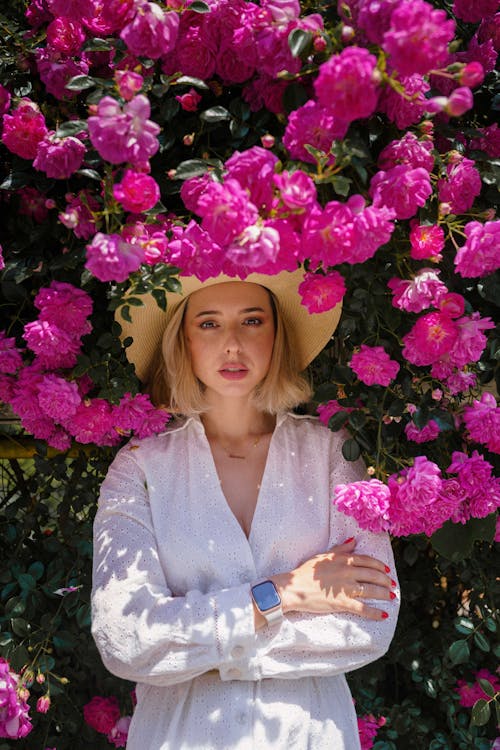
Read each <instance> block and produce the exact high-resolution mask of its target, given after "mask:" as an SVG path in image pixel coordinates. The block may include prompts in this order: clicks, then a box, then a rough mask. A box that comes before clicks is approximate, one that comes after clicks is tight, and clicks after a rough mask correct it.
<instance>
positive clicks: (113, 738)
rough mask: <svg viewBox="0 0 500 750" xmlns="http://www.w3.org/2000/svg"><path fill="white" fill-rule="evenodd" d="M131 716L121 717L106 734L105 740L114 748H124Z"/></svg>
mask: <svg viewBox="0 0 500 750" xmlns="http://www.w3.org/2000/svg"><path fill="white" fill-rule="evenodd" d="M131 721H132V717H131V716H121V717H120V718H119V719H118V721H117V722H116V724H115V725H114V727H112V729H111V730H110V731H109V732H108V736H107V740H108V742H110V743H111V744H112V745H114V746H115V747H125V746H126V744H127V737H128V730H129V728H130V722H131Z"/></svg>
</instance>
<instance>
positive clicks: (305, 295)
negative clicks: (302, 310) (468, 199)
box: [299, 271, 346, 313]
mask: <svg viewBox="0 0 500 750" xmlns="http://www.w3.org/2000/svg"><path fill="white" fill-rule="evenodd" d="M345 292H346V286H345V282H344V278H343V277H342V276H341V274H340V273H338V271H330V272H329V273H327V274H325V275H322V274H316V273H307V274H306V275H305V276H304V280H303V281H302V283H301V284H300V285H299V294H300V296H301V298H302V300H301V301H302V304H303V305H304V307H306V308H307V311H308V312H309V313H321V312H325V311H326V310H331V309H332V308H333V307H335V305H337V304H338V303H339V302H341V300H342V298H343V297H344V294H345Z"/></svg>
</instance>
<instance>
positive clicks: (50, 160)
mask: <svg viewBox="0 0 500 750" xmlns="http://www.w3.org/2000/svg"><path fill="white" fill-rule="evenodd" d="M84 155H85V146H84V145H83V143H82V142H81V141H80V140H79V139H78V138H74V137H73V136H69V137H67V138H56V137H55V134H54V133H53V132H51V133H48V134H47V135H46V136H45V138H44V139H43V141H40V143H39V144H38V149H37V154H36V158H35V161H34V162H33V166H34V167H35V169H38V170H40V171H41V172H45V174H46V175H47V177H53V178H54V179H56V180H65V179H67V178H68V177H71V175H72V174H73V173H74V172H76V170H77V169H80V167H81V165H82V161H83V157H84Z"/></svg>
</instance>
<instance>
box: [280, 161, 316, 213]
mask: <svg viewBox="0 0 500 750" xmlns="http://www.w3.org/2000/svg"><path fill="white" fill-rule="evenodd" d="M273 182H274V184H275V185H276V187H277V188H278V189H279V191H280V197H281V200H282V201H283V203H284V204H285V206H286V207H287V208H289V209H291V210H292V211H300V212H301V213H302V212H304V211H305V210H306V209H307V208H308V207H309V206H311V204H313V203H316V200H317V195H316V185H315V184H314V182H313V181H312V179H311V178H310V177H309V175H308V174H306V173H305V172H303V171H302V170H301V169H296V170H295V172H281V173H280V174H274V175H273Z"/></svg>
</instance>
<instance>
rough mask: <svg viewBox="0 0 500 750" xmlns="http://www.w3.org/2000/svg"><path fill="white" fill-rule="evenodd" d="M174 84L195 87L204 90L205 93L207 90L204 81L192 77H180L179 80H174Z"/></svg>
mask: <svg viewBox="0 0 500 750" xmlns="http://www.w3.org/2000/svg"><path fill="white" fill-rule="evenodd" d="M174 83H175V84H179V85H181V84H184V85H185V86H196V88H197V89H204V90H205V91H208V88H209V87H208V86H207V84H206V83H205V81H202V80H201V78H194V77H193V76H180V78H176V79H175V81H174Z"/></svg>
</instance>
